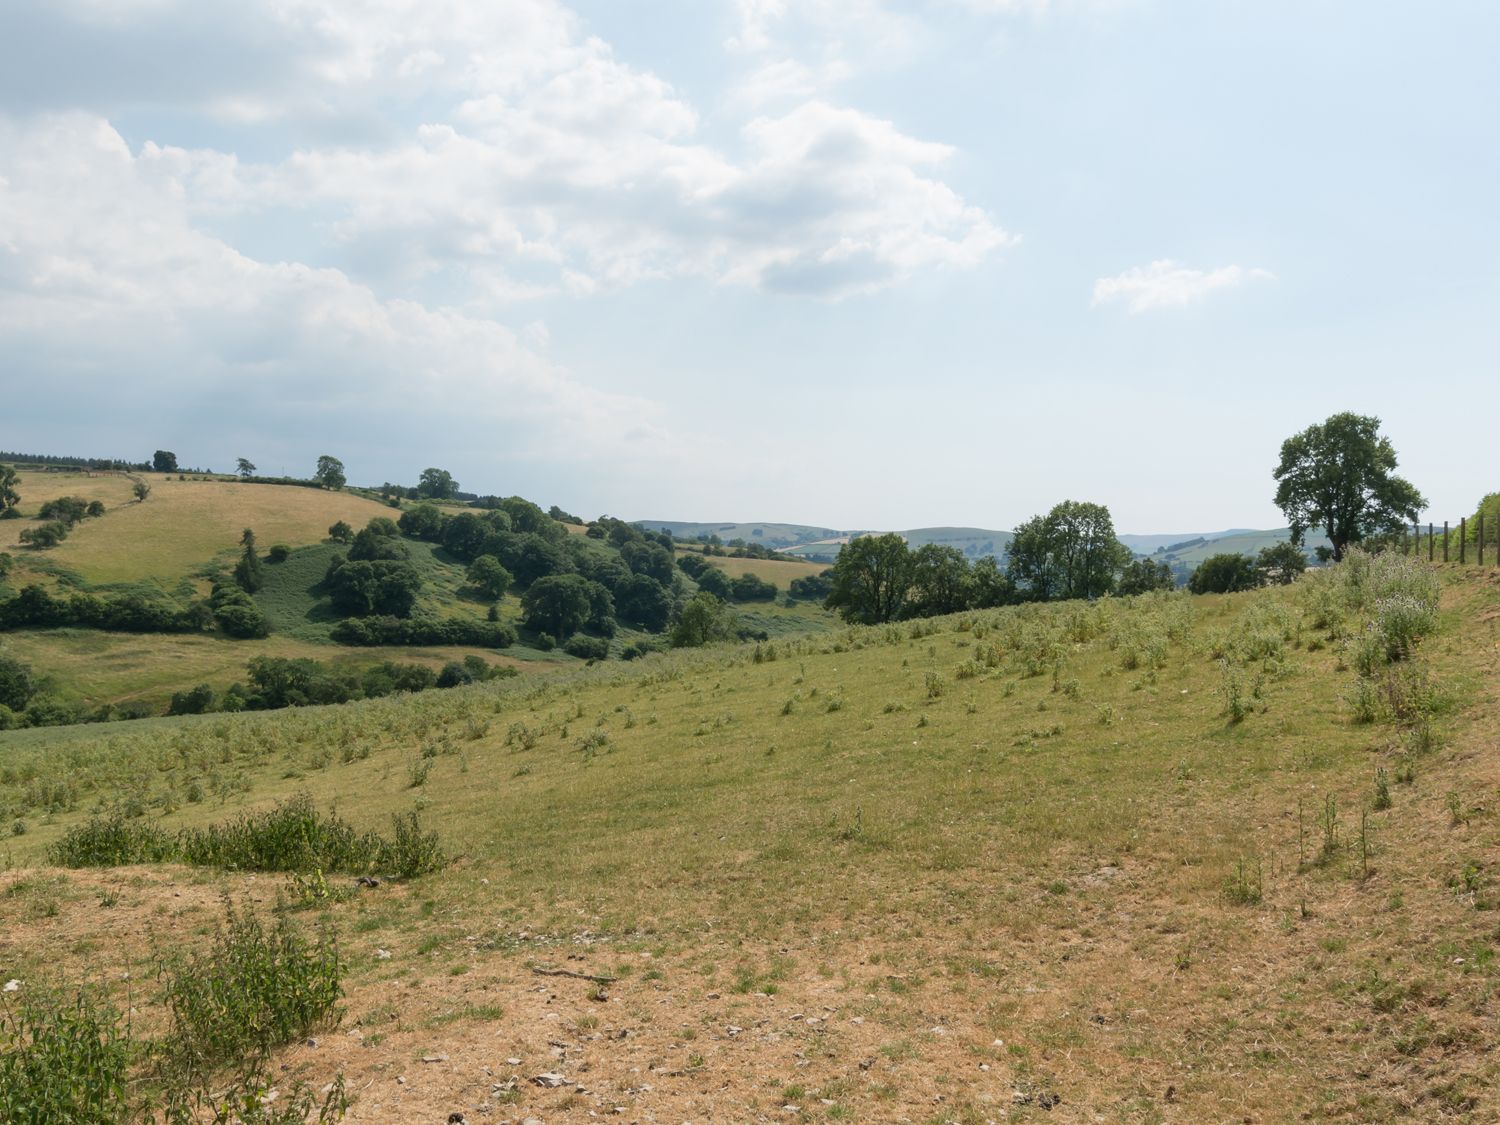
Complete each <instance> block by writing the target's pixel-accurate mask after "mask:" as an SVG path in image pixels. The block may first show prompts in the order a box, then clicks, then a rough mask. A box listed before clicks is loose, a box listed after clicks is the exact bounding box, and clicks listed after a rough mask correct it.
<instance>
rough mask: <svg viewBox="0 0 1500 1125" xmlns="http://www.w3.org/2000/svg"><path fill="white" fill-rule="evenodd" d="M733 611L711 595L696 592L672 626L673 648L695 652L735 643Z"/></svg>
mask: <svg viewBox="0 0 1500 1125" xmlns="http://www.w3.org/2000/svg"><path fill="white" fill-rule="evenodd" d="M734 634H735V616H734V610H732V609H730V608H729V606H727V605H725V604H724V603H723V602H722V601H720V600H719V599H718V598H716V597H714V596H713V595H712V594H705V593H702V592H699V593H697V594H694V595H693V596H692V597H691V598H689V599H688V600H687V603H686V604H685V605H684V606H683V607H682V612H681V613H679V614H678V615H677V620H676V622H674V623H673V625H672V634H671V640H672V647H673V648H697V647H699V646H700V645H706V644H711V643H712V642H714V641H729V640H733V639H734Z"/></svg>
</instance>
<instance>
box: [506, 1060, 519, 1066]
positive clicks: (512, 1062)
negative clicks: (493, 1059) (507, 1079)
mask: <svg viewBox="0 0 1500 1125" xmlns="http://www.w3.org/2000/svg"><path fill="white" fill-rule="evenodd" d="M505 1065H506V1066H520V1065H521V1060H520V1059H506V1060H505Z"/></svg>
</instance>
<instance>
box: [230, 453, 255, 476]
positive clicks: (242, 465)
mask: <svg viewBox="0 0 1500 1125" xmlns="http://www.w3.org/2000/svg"><path fill="white" fill-rule="evenodd" d="M237 465H238V468H237V469H236V470H235V471H236V472H237V473H239V474H240V476H242V477H253V476H254V475H255V464H254V463H253V462H251V461H247V460H245V459H244V458H243V457H241V458H240V459H239V460H238V462H237Z"/></svg>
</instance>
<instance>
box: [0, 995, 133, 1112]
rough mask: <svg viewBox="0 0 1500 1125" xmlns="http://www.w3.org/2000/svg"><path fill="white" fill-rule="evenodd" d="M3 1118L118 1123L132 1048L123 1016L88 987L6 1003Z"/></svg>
mask: <svg viewBox="0 0 1500 1125" xmlns="http://www.w3.org/2000/svg"><path fill="white" fill-rule="evenodd" d="M0 1044H3V1046H4V1050H3V1051H0V1121H5V1122H10V1123H14V1125H50V1123H52V1122H67V1123H69V1125H116V1123H117V1122H119V1121H121V1120H122V1119H123V1117H124V1108H125V1104H126V1103H125V1098H126V1077H127V1069H128V1067H129V1064H130V1057H131V1050H130V1043H129V1040H128V1037H127V1036H126V1034H125V1033H124V1032H122V1031H121V1029H120V1027H119V1015H118V1013H116V1012H115V1011H114V1009H113V1008H111V1007H110V1006H109V1005H108V1004H107V1003H106V1002H105V1001H103V1000H98V999H95V998H94V997H93V996H92V994H90V993H87V992H80V993H78V994H77V995H76V996H75V997H74V998H73V1000H72V1001H71V1002H65V1001H63V1000H62V999H60V998H58V997H55V996H51V995H47V994H42V995H38V996H30V995H28V996H27V997H26V998H24V999H22V1000H21V1001H20V1002H19V1003H18V1004H16V1005H15V1007H14V1008H12V1007H11V1006H10V1005H3V1006H0Z"/></svg>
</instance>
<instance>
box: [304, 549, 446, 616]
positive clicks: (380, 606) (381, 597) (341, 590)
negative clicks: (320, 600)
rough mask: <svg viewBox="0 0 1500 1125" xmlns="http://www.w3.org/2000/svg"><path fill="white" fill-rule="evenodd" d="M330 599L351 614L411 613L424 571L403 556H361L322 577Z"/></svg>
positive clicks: (335, 605) (385, 614) (341, 609)
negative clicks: (402, 557)
mask: <svg viewBox="0 0 1500 1125" xmlns="http://www.w3.org/2000/svg"><path fill="white" fill-rule="evenodd" d="M323 585H324V588H325V589H327V591H328V596H329V599H330V600H331V601H332V602H333V606H334V608H335V609H336V610H338V611H339V612H340V613H342V614H345V615H346V616H349V617H369V616H371V615H372V614H379V615H380V616H382V617H410V616H411V611H412V610H413V609H414V608H415V607H416V603H417V594H418V593H419V592H420V591H421V589H422V574H421V572H420V571H419V570H417V568H416V567H414V566H412V564H411V563H409V562H404V561H402V560H400V559H374V560H367V559H359V560H353V561H350V562H346V563H344V565H343V566H340V567H337V568H335V569H334V570H332V571H331V572H330V573H329V574H328V575H327V577H325V578H324V579H323Z"/></svg>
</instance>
